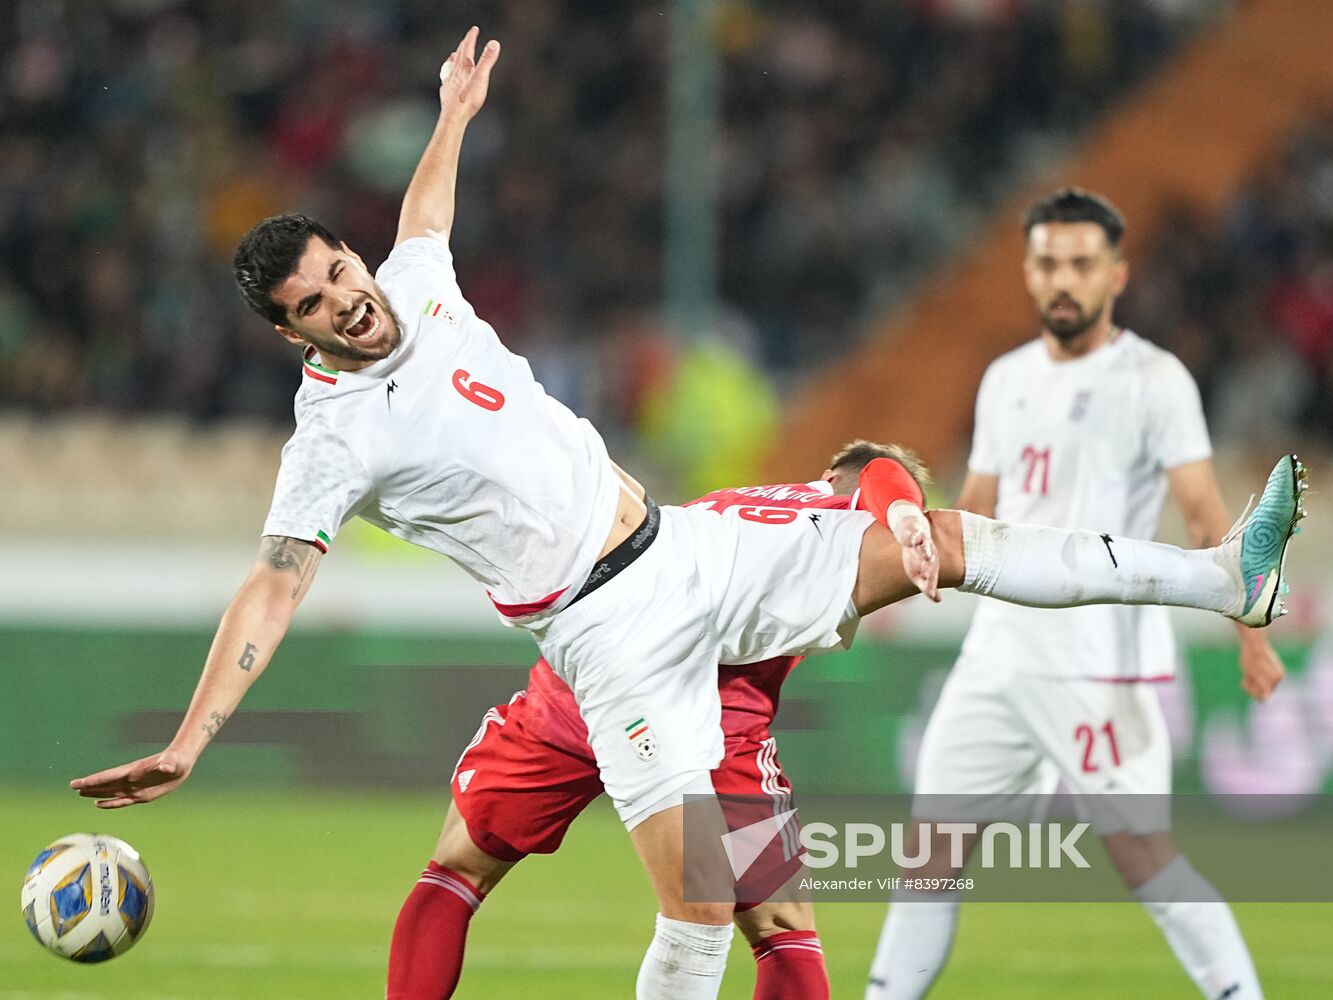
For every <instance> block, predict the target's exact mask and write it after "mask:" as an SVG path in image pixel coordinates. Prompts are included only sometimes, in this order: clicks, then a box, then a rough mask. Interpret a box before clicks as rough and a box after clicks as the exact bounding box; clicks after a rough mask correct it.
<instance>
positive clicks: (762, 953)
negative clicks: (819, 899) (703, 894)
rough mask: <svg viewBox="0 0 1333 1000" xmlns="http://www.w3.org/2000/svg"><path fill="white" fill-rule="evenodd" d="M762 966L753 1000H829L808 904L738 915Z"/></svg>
mask: <svg viewBox="0 0 1333 1000" xmlns="http://www.w3.org/2000/svg"><path fill="white" fill-rule="evenodd" d="M736 926H737V927H739V928H740V930H741V933H742V934H744V935H745V939H746V940H747V941H749V942H750V947H751V949H752V950H753V951H754V960H755V963H756V964H757V966H758V969H757V972H756V976H755V984H754V1000H828V997H829V980H828V969H827V967H826V966H825V965H824V949H823V946H822V945H821V944H820V942H819V935H818V934H817V933H816V932H815V908H814V906H813V905H812V904H810V903H808V902H796V901H791V902H784V903H773V902H769V903H760V904H759V905H758V906H755V907H753V908H752V909H749V910H745V911H743V912H738V913H737V914H736Z"/></svg>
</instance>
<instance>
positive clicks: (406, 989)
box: [387, 861, 781, 1000]
mask: <svg viewBox="0 0 1333 1000" xmlns="http://www.w3.org/2000/svg"><path fill="white" fill-rule="evenodd" d="M481 900H482V896H481V894H480V893H479V892H477V890H476V889H474V888H473V887H472V885H471V884H470V883H469V882H468V881H467V880H466V879H464V878H463V877H462V876H460V875H458V874H456V873H454V872H451V871H450V870H449V869H448V868H445V867H444V866H443V865H437V864H436V863H435V862H434V861H432V862H431V863H430V864H429V865H427V866H426V870H425V871H424V872H422V873H421V878H420V879H419V880H418V881H417V884H416V886H415V887H414V888H413V889H412V892H411V893H410V894H409V895H408V897H407V901H406V902H405V903H403V908H402V909H401V910H399V911H398V922H397V923H396V924H394V928H393V944H392V945H391V946H390V947H389V989H388V995H387V1000H446V998H448V997H451V996H453V994H454V989H455V987H457V986H458V977H459V974H460V973H461V972H462V970H463V944H464V942H465V941H466V940H467V925H468V921H469V920H471V919H472V914H474V913H476V912H477V907H478V906H480V905H481ZM779 937H781V935H779ZM774 995H775V996H776V994H774Z"/></svg>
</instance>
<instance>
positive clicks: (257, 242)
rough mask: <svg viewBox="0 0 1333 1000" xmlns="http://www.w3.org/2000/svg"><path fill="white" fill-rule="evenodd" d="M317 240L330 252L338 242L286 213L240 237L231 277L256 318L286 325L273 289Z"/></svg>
mask: <svg viewBox="0 0 1333 1000" xmlns="http://www.w3.org/2000/svg"><path fill="white" fill-rule="evenodd" d="M312 236H317V237H319V238H320V239H321V240H323V241H324V242H325V243H326V244H328V245H329V246H330V247H331V248H333V249H334V250H336V249H338V248H339V246H340V245H341V241H340V240H339V239H338V237H336V236H334V235H333V233H331V232H329V230H328V229H326V228H325V227H324V226H322V225H320V224H319V223H318V222H316V221H315V220H314V219H312V218H310V217H308V216H305V215H300V214H298V213H296V212H288V213H287V214H285V215H274V216H272V217H270V218H267V219H265V220H264V221H263V222H261V223H259V225H257V226H255V227H254V228H253V229H251V230H250V231H249V232H248V233H246V234H245V235H244V236H243V237H241V242H240V244H239V245H238V246H237V247H236V254H235V256H233V257H232V259H231V273H232V276H233V277H234V278H235V279H236V285H237V287H238V288H240V290H241V297H242V298H244V299H245V304H246V305H248V306H249V307H250V308H251V309H253V310H254V311H255V312H257V313H259V315H261V316H263V317H264V318H265V319H266V320H268V321H269V322H270V323H274V324H276V325H278V326H282V325H285V324H286V323H287V310H286V309H284V308H283V307H282V306H280V305H278V303H276V302H274V301H273V289H274V288H276V287H277V286H278V285H280V284H282V283H283V282H284V281H286V280H287V278H289V277H290V276H291V275H292V274H293V272H295V271H296V265H297V264H298V263H299V262H300V260H301V254H303V253H305V248H306V244H308V243H309V242H310V238H311V237H312Z"/></svg>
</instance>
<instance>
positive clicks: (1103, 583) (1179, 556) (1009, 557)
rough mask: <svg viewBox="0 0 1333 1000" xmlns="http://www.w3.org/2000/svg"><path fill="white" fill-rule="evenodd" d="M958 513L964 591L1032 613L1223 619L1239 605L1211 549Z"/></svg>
mask: <svg viewBox="0 0 1333 1000" xmlns="http://www.w3.org/2000/svg"><path fill="white" fill-rule="evenodd" d="M959 515H960V517H961V518H962V522H963V560H964V562H965V564H966V570H965V573H964V579H963V584H962V586H960V587H959V588H958V589H959V590H966V591H970V592H972V593H976V594H985V595H986V596H988V597H997V598H999V599H1000V600H1003V601H1009V602H1010V603H1012V604H1026V605H1028V606H1030V607H1034V608H1069V607H1075V606H1077V605H1080V604H1165V605H1168V606H1172V607H1180V608H1200V609H1202V610H1204V611H1216V612H1219V613H1221V614H1226V613H1227V612H1234V611H1236V610H1238V609H1239V607H1240V595H1239V593H1238V590H1237V584H1236V582H1235V580H1234V579H1233V577H1232V576H1231V574H1230V573H1229V572H1227V570H1226V569H1225V568H1224V567H1223V566H1222V565H1221V564H1220V563H1219V562H1218V561H1217V560H1216V559H1214V557H1213V553H1214V550H1213V549H1180V548H1177V547H1176V546H1174V545H1163V544H1162V543H1160V542H1145V541H1141V540H1138V539H1133V538H1121V537H1120V536H1118V535H1114V536H1113V535H1099V534H1097V533H1096V532H1095V531H1070V530H1068V529H1065V528H1049V527H1045V526H1043V525H1036V524H1007V523H1005V522H1003V521H992V520H991V519H990V518H988V517H980V516H978V515H976V514H971V513H968V512H967V511H960V512H959Z"/></svg>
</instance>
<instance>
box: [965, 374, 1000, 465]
mask: <svg viewBox="0 0 1333 1000" xmlns="http://www.w3.org/2000/svg"><path fill="white" fill-rule="evenodd" d="M999 381H1000V376H999V374H998V373H997V372H996V369H995V366H994V365H993V364H992V365H991V366H989V367H988V368H987V369H986V374H985V375H983V376H982V377H981V387H980V388H978V389H977V406H976V413H975V415H974V417H973V423H974V425H973V428H972V454H971V455H969V456H968V459H967V468H968V471H969V472H977V473H980V474H981V475H984V476H998V475H999V474H1000V471H1001V468H1002V465H1003V454H1002V451H1001V442H1000V441H998V440H997V434H996V430H997V428H998V427H999V421H998V420H996V419H995V417H994V410H995V404H996V398H997V396H998V394H999V392H1000V386H999Z"/></svg>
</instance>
